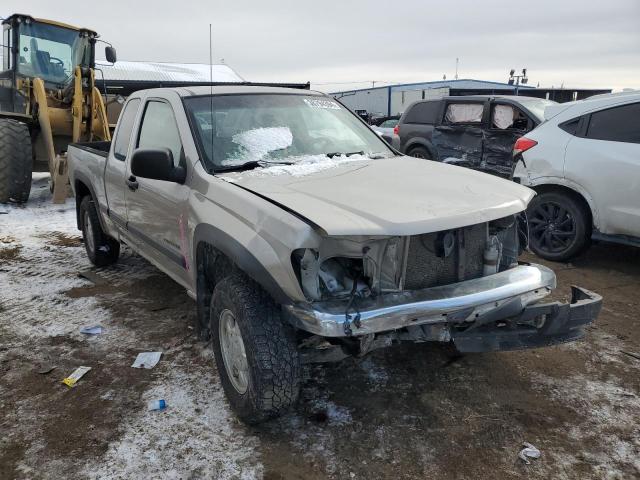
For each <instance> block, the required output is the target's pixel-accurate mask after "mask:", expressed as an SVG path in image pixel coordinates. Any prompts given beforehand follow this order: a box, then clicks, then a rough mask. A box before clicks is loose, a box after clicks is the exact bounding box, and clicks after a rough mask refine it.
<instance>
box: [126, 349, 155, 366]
mask: <svg viewBox="0 0 640 480" xmlns="http://www.w3.org/2000/svg"><path fill="white" fill-rule="evenodd" d="M160 355H162V352H142V353H139V354H138V356H137V357H136V361H135V362H133V365H131V366H132V367H133V368H153V367H155V366H156V365H157V364H158V362H159V361H160Z"/></svg>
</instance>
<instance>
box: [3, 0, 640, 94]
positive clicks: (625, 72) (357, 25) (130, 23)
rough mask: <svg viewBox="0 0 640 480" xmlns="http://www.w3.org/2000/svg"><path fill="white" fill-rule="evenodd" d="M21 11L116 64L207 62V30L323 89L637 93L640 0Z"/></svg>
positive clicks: (202, 3)
mask: <svg viewBox="0 0 640 480" xmlns="http://www.w3.org/2000/svg"><path fill="white" fill-rule="evenodd" d="M16 12H19V13H27V14H30V15H32V16H34V17H43V18H50V19H55V20H59V21H63V22H66V23H70V24H74V25H77V26H85V27H89V28H92V29H94V30H96V31H98V33H100V35H101V37H102V38H103V39H105V40H108V41H109V42H111V43H113V45H114V46H115V47H116V48H117V50H118V58H119V59H122V60H147V61H165V62H201V63H207V62H208V59H209V50H208V42H209V23H212V24H213V58H214V61H215V62H218V61H219V59H221V58H224V61H225V63H227V64H229V65H230V66H231V67H233V68H234V69H235V70H236V71H237V72H238V73H239V74H240V75H241V76H243V77H244V78H245V79H247V80H253V81H274V82H306V81H307V80H309V81H311V82H312V84H313V87H314V88H316V89H319V90H324V91H334V90H345V89H350V88H358V87H363V86H368V85H371V82H372V81H374V80H375V81H376V82H378V83H377V84H378V85H384V84H385V83H383V82H391V83H404V82H420V81H430V80H440V79H442V76H443V75H444V74H446V76H447V78H453V77H454V74H455V63H456V61H455V59H456V57H458V58H459V59H460V66H459V71H458V76H459V78H475V79H483V80H494V81H506V79H507V77H508V71H509V69H511V68H515V69H517V70H520V69H522V68H523V67H526V68H527V69H528V72H529V83H530V84H532V85H534V86H535V85H536V84H538V83H539V84H540V86H544V87H551V86H555V87H559V86H560V85H561V84H564V86H565V87H587V88H588V87H593V88H598V87H609V88H614V89H616V90H619V89H622V88H640V0H607V1H597V2H596V1H588V0H537V1H535V2H526V1H525V2H513V1H510V2H498V1H491V0H484V1H477V0H450V1H448V2H446V1H442V0H438V1H427V0H408V1H398V0H396V1H390V0H387V1H380V0H369V1H364V0H355V1H348V0H343V1H335V0H325V1H315V2H309V3H306V2H302V1H300V0H298V1H268V0H233V1H228V0H227V1H220V0H197V1H189V0H184V1H181V2H176V1H167V0H155V1H146V0H145V1H143V0H137V1H136V0H129V1H122V0H110V1H108V2H91V1H86V0H85V1H69V0H65V1H58V2H56V1H52V0H29V1H28V2H24V0H21V1H14V0H2V6H1V7H0V16H3V17H6V16H8V15H9V14H11V13H16ZM103 57H104V55H103V52H102V49H101V50H100V52H99V54H98V58H103ZM341 82H345V83H341ZM346 82H363V83H346Z"/></svg>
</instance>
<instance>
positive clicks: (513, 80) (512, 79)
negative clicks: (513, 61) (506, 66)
mask: <svg viewBox="0 0 640 480" xmlns="http://www.w3.org/2000/svg"><path fill="white" fill-rule="evenodd" d="M515 73H516V71H515V70H514V69H513V68H512V69H511V71H510V72H509V85H514V84H515V86H516V96H517V95H518V93H519V91H520V84H521V83H522V84H523V85H526V84H527V82H528V81H529V79H528V78H527V69H526V68H523V69H522V75H514V74H515Z"/></svg>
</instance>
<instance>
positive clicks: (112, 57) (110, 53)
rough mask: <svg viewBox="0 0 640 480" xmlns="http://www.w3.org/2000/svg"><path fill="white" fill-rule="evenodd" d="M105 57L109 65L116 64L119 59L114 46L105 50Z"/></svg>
mask: <svg viewBox="0 0 640 480" xmlns="http://www.w3.org/2000/svg"><path fill="white" fill-rule="evenodd" d="M104 56H105V58H106V59H107V62H109V63H116V59H117V58H118V56H117V55H116V49H115V48H113V47H112V46H108V47H105V48H104Z"/></svg>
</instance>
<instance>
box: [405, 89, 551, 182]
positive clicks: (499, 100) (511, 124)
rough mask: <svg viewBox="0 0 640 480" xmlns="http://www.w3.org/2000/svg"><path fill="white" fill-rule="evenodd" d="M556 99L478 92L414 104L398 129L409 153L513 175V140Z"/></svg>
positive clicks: (538, 120)
mask: <svg viewBox="0 0 640 480" xmlns="http://www.w3.org/2000/svg"><path fill="white" fill-rule="evenodd" d="M555 104H556V102H552V101H550V100H544V99H540V98H533V97H521V96H487V95H473V96H462V97H458V96H455V97H444V98H441V99H437V100H422V101H418V102H415V103H413V104H411V105H410V106H409V107H408V108H407V110H406V111H405V112H404V114H403V115H402V117H401V118H400V122H399V123H398V127H397V128H396V134H397V135H398V136H399V137H400V151H401V152H402V153H405V154H406V155H409V156H412V157H417V158H427V159H432V160H439V161H446V162H449V163H456V164H458V165H460V166H465V167H469V168H473V169H475V170H480V171H484V172H487V173H493V174H496V175H499V176H501V177H504V178H510V176H511V174H512V173H513V156H512V151H513V144H514V143H515V141H516V140H517V139H518V138H519V137H521V136H522V135H524V134H525V133H527V132H529V131H531V130H533V129H534V128H535V127H536V126H538V125H539V124H540V123H541V122H542V121H543V120H544V117H543V112H544V108H545V107H547V106H549V105H555Z"/></svg>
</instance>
